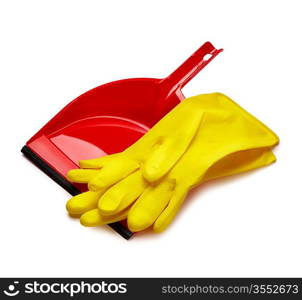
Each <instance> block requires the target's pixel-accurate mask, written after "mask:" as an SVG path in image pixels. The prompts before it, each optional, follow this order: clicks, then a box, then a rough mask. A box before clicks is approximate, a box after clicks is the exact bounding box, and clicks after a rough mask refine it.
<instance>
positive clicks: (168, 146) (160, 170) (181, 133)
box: [142, 113, 203, 182]
mask: <svg viewBox="0 0 302 300" xmlns="http://www.w3.org/2000/svg"><path fill="white" fill-rule="evenodd" d="M202 119H203V114H202V113H199V114H191V116H190V117H188V119H187V120H184V121H182V122H181V126H182V127H181V128H177V129H175V128H173V129H170V131H171V132H172V133H174V134H171V132H170V133H169V135H168V136H167V137H161V138H159V139H157V141H156V143H155V145H154V151H152V154H151V155H150V156H149V157H148V159H147V160H146V161H145V162H144V165H143V167H142V172H143V176H144V177H145V178H146V179H147V180H148V181H150V182H154V181H157V180H159V179H160V178H161V177H163V176H164V175H165V174H166V173H168V172H169V170H170V169H171V168H172V167H173V166H174V165H175V163H176V162H177V161H178V160H179V158H180V157H181V156H182V155H183V154H184V153H185V152H186V151H187V149H188V148H189V146H190V143H191V141H192V140H193V138H194V137H195V135H196V132H197V131H198V129H199V127H200V123H201V122H202ZM172 130H173V131H172Z"/></svg>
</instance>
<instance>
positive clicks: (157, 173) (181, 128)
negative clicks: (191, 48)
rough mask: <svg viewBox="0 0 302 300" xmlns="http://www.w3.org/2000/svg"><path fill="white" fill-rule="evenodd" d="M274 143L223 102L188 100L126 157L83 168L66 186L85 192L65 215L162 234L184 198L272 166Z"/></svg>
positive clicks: (217, 97)
mask: <svg viewBox="0 0 302 300" xmlns="http://www.w3.org/2000/svg"><path fill="white" fill-rule="evenodd" d="M278 141H279V140H278V137H277V136H276V135H275V134H274V133H273V132H272V131H271V130H270V129H269V128H268V127H266V126H265V125H264V124H262V123H261V122H260V121H258V120H257V119H256V118H255V117H253V116H252V115H251V114H249V113H248V112H247V111H245V110H244V109H243V108H241V107H240V106H239V105H237V104H236V103H235V102H233V101H232V100H231V99H230V98H228V97H227V96H225V95H223V94H219V93H214V94H206V95H199V96H195V97H191V98H188V99H186V100H184V101H182V102H181V103H180V104H179V105H177V106H176V107H175V108H174V109H173V110H172V111H170V112H169V113H168V114H167V115H166V116H165V117H164V118H163V119H161V120H160V121H159V122H158V123H157V124H156V125H155V126H154V127H153V128H152V129H150V131H148V132H147V133H146V134H145V135H144V136H143V137H142V138H140V139H139V140H138V141H137V142H136V143H134V144H133V145H132V146H130V147H129V148H127V149H126V150H125V151H123V152H121V153H117V154H113V155H107V156H103V157H101V158H96V159H92V160H83V161H81V162H80V166H81V168H80V169H76V170H71V171H69V173H68V174H67V177H68V178H69V180H71V181H73V182H78V183H87V184H88V188H89V191H88V192H85V193H82V194H79V195H77V196H75V197H73V198H71V199H70V200H69V201H68V202H67V205H66V207H67V210H68V212H69V213H70V214H71V215H73V216H79V217H80V221H81V223H82V224H83V225H84V226H99V225H103V224H108V223H113V222H116V221H120V220H124V219H127V223H128V227H129V229H130V230H131V231H134V232H136V231H141V230H144V229H146V228H148V227H150V226H152V227H153V230H154V231H155V232H161V231H163V230H165V229H166V228H167V226H168V225H169V224H170V223H171V221H172V220H173V218H174V216H175V215H176V214H177V212H178V210H179V209H180V207H181V205H182V203H183V201H184V200H185V198H186V195H187V193H188V191H189V190H191V189H192V188H193V187H195V186H197V185H199V184H201V183H202V182H205V181H208V180H210V179H214V178H218V177H223V176H227V175H232V174H237V173H241V172H244V171H248V170H251V169H255V168H258V167H261V166H265V165H268V164H270V163H272V162H274V161H275V156H274V154H273V153H272V148H273V147H274V146H275V145H276V144H277V143H278Z"/></svg>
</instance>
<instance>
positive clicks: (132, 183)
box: [98, 170, 147, 215]
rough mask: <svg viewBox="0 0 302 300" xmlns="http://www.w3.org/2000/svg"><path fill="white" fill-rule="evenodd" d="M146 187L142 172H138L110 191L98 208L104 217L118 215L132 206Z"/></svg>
mask: <svg viewBox="0 0 302 300" xmlns="http://www.w3.org/2000/svg"><path fill="white" fill-rule="evenodd" d="M146 187H147V182H146V181H145V179H144V178H143V176H142V173H141V171H140V170H139V171H136V172H134V173H132V174H130V175H129V176H128V177H126V178H125V179H123V180H121V181H120V182H118V183H116V184H115V185H114V186H112V187H111V188H110V189H108V190H107V191H106V192H105V193H104V195H103V196H102V197H101V198H100V200H99V202H98V207H99V209H100V211H101V213H102V214H103V215H112V214H116V213H118V212H120V211H122V210H124V209H125V208H126V207H128V206H129V205H130V204H132V203H133V202H134V201H135V200H136V199H137V198H138V197H139V196H140V195H141V194H142V193H143V191H144V190H145V188H146Z"/></svg>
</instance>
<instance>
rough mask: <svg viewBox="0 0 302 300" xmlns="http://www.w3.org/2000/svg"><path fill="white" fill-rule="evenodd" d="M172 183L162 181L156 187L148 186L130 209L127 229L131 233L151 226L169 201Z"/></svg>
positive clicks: (172, 187) (172, 188)
mask: <svg viewBox="0 0 302 300" xmlns="http://www.w3.org/2000/svg"><path fill="white" fill-rule="evenodd" d="M174 185H175V182H174V181H170V180H163V181H162V182H161V183H159V184H158V185H156V186H149V188H148V189H146V190H145V192H144V193H143V194H142V195H141V196H140V197H139V199H138V200H137V201H136V202H135V204H134V205H133V206H132V207H131V209H130V211H129V214H128V218H127V221H128V227H129V229H130V230H131V231H133V232H136V231H141V230H144V229H146V228H148V227H149V226H151V225H152V224H153V223H154V222H155V220H156V219H157V218H158V216H159V215H160V214H161V212H162V211H163V210H164V209H165V207H166V206H167V204H168V203H169V201H170V198H171V196H172V193H173V190H174Z"/></svg>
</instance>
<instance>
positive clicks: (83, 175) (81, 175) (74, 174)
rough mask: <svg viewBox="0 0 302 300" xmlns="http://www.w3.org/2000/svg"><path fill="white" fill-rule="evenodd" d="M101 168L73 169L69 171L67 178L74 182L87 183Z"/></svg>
mask: <svg viewBox="0 0 302 300" xmlns="http://www.w3.org/2000/svg"><path fill="white" fill-rule="evenodd" d="M98 172H100V170H88V169H87V170H83V169H73V170H70V171H68V173H67V178H68V179H69V180H70V181H72V182H77V183H87V182H89V180H91V179H92V178H93V177H94V176H95V175H96V174H97V173H98Z"/></svg>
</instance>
